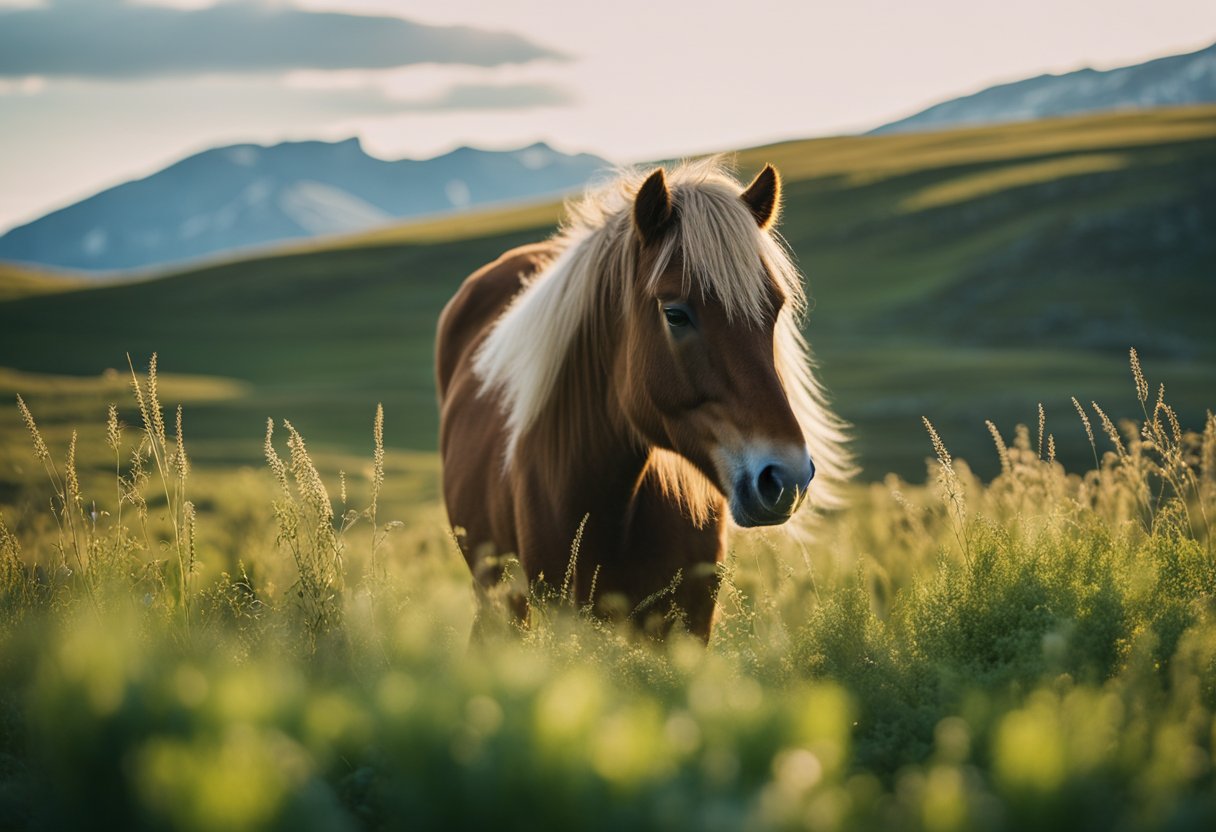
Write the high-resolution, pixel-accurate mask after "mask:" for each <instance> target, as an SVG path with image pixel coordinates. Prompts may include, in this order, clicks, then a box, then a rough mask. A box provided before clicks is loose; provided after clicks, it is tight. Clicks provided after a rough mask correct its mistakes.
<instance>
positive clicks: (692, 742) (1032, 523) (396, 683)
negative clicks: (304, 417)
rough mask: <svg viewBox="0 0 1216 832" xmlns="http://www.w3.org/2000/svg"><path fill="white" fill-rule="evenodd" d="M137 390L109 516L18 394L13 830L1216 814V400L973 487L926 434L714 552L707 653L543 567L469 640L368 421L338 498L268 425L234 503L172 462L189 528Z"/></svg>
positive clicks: (1009, 458)
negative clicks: (712, 623) (1087, 451)
mask: <svg viewBox="0 0 1216 832" xmlns="http://www.w3.org/2000/svg"><path fill="white" fill-rule="evenodd" d="M1133 370H1134V375H1135V380H1136V389H1137V397H1138V398H1140V399H1142V400H1143V401H1144V402H1145V403H1147V394H1144V393H1143V391H1144V390H1145V389H1147V385H1146V384H1145V383H1144V381H1143V373H1142V372H1141V370H1140V369H1139V362H1138V360H1137V359H1136V358H1135V357H1133ZM132 377H133V378H136V376H135V374H134V373H132ZM134 394H135V396H136V398H137V399H138V400H139V404H138V410H139V412H140V413H141V422H142V426H143V427H142V430H141V431H130V430H123V427H122V425H121V424H120V423H119V422H118V421H117V418H116V417H115V416H113V415H111V416H110V418H109V419H108V420H107V425H106V428H105V431H104V432H100V433H98V434H97V437H98V441H99V442H102V443H103V445H104V446H105V448H106V453H108V454H110V455H111V456H112V458H113V460H114V466H115V467H114V468H113V469H112V477H114V478H115V479H116V480H117V483H116V484H112V487H110V488H108V489H105V492H104V493H105V494H107V495H108V498H107V497H103V496H102V493H101V492H98V494H97V498H96V499H97V501H96V502H94V501H93V498H92V497H86V496H85V495H84V493H83V491H82V488H83V487H82V485H81V484H80V481H79V478H78V476H77V474H76V473H75V472H74V468H73V466H74V459H75V456H76V453H77V452H78V451H82V450H85V451H87V449H86V448H84V446H80V447H77V446H76V444H75V443H72V444H70V445H69V450H68V453H67V456H66V460H67V461H66V464H64V465H59V464H57V462H56V460H57V459H58V458H59V457H58V455H57V446H56V444H55V443H54V442H48V441H47V439H46V438H45V437H44V436H43V435H42V433H41V432H40V430H39V427H38V424H37V423H36V422H35V414H34V413H33V412H31V411H30V409H29V408H26V407H25V406H24V404H22V408H23V414H24V417H25V419H26V421H27V425H28V427H29V434H30V439H31V442H32V446H33V449H34V459H35V460H37V461H38V462H39V463H40V464H43V465H45V467H46V472H47V476H48V479H49V481H50V482H51V484H52V490H51V492H50V498H51V502H50V503H45V502H43V503H41V507H40V508H38V509H37V510H35V509H34V508H31V509H30V511H29V512H28V513H27V512H20V513H18V514H16V515H15V517H16V518H17V519H16V520H14V521H11V522H10V520H8V519H5V518H4V517H3V516H0V827H3V828H6V829H8V828H13V829H22V828H86V827H88V828H123V829H182V830H242V829H249V830H261V829H293V830H296V829H325V830H330V829H360V828H376V829H378V828H398V827H403V826H409V827H411V828H421V829H431V828H444V829H446V828H479V829H480V828H496V829H516V828H518V829H535V828H579V829H621V828H631V829H664V830H666V829H690V830H704V829H725V828H750V829H802V828H806V829H887V828H910V829H925V830H954V829H958V830H962V829H976V828H989V829H1010V830H1013V829H1024V828H1059V829H1095V830H1096V829H1109V828H1112V827H1116V826H1117V827H1119V828H1126V829H1159V828H1207V827H1210V826H1211V825H1212V824H1213V823H1214V822H1216V797H1214V795H1216V789H1214V788H1213V786H1214V785H1216V784H1214V782H1213V759H1214V757H1213V755H1214V752H1216V721H1214V719H1213V715H1214V713H1216V559H1214V556H1213V539H1212V537H1211V535H1210V533H1209V526H1208V524H1207V518H1209V517H1212V516H1213V512H1214V510H1216V481H1214V479H1213V474H1216V466H1214V465H1213V461H1214V460H1216V417H1213V416H1211V415H1210V414H1209V416H1208V420H1207V422H1206V423H1205V426H1204V431H1203V432H1202V433H1200V434H1192V433H1186V432H1184V431H1183V430H1182V429H1181V427H1180V426H1179V427H1178V429H1177V430H1175V429H1174V428H1173V427H1172V425H1173V424H1174V421H1175V420H1174V419H1172V418H1171V415H1170V414H1171V412H1172V411H1171V410H1170V409H1169V407H1168V405H1166V404H1165V402H1164V399H1163V398H1162V399H1160V403H1159V404H1158V405H1157V406H1156V408H1155V409H1153V410H1151V411H1150V410H1149V408H1148V407H1147V404H1146V407H1145V414H1146V417H1147V419H1146V421H1145V422H1143V423H1141V424H1139V425H1137V424H1132V423H1127V424H1125V425H1124V426H1123V427H1124V429H1123V432H1122V434H1120V433H1118V432H1116V429H1115V427H1114V426H1113V425H1109V420H1107V419H1106V418H1105V416H1104V413H1103V411H1100V410H1098V409H1096V408H1095V409H1094V410H1093V411H1092V413H1093V416H1094V418H1095V422H1096V423H1097V424H1098V425H1101V426H1103V430H1104V431H1105V433H1106V436H1105V441H1106V442H1107V444H1108V445H1109V449H1107V450H1105V451H1104V453H1103V455H1102V456H1101V458H1100V459H1099V467H1098V468H1097V469H1095V470H1091V471H1089V472H1087V473H1086V474H1084V475H1075V474H1068V473H1066V471H1065V470H1064V468H1063V467H1062V466H1061V465H1060V464H1059V463H1058V462H1056V461H1055V460H1054V459H1053V458H1052V454H1051V450H1052V449H1053V448H1054V447H1055V443H1054V438H1053V434H1052V433H1049V432H1048V425H1047V424H1046V423H1045V422H1044V423H1042V424H1041V425H1040V427H1039V431H1038V433H1039V436H1038V437H1036V438H1035V440H1033V441H1032V439H1031V432H1030V431H1029V430H1026V429H1025V428H1019V429H1018V430H1017V431H1016V432H1015V435H1014V437H1013V438H1012V440H1011V441H1008V442H1007V441H1006V439H1005V438H1004V437H1002V436H1001V434H1000V433H999V432H998V431H996V430H995V428H994V430H993V435H994V438H995V439H996V440H997V455H998V457H999V458H1000V461H1001V468H1002V471H1003V473H1002V474H1000V476H998V477H997V478H996V479H995V480H993V481H992V482H990V483H988V484H986V485H985V484H983V483H981V482H980V481H979V480H978V479H977V478H976V477H975V476H974V475H973V474H972V473H971V470H970V469H969V468H968V466H967V465H966V463H964V462H962V461H961V460H958V459H954V458H952V457H951V456H950V454H949V452H948V451H947V449H946V443H945V442H944V441H943V439H942V438H941V437H940V436H938V435H937V433H936V431H934V430H932V428H931V429H930V433H931V438H932V442H931V443H930V445H931V447H933V449H934V452H935V453H936V454H937V455H938V459H937V461H936V462H935V463H933V465H932V468H933V470H932V471H931V472H930V473H931V475H932V476H931V477H930V479H931V480H932V481H933V482H934V483H935V484H934V485H929V486H923V487H920V486H908V485H906V484H904V483H901V482H900V481H898V480H897V479H895V478H890V479H889V480H888V481H887V482H886V483H885V484H882V485H877V484H875V485H870V486H866V487H859V488H857V489H855V491H854V493H853V498H854V499H853V503H852V506H851V507H850V508H849V509H848V510H846V511H843V512H840V513H838V514H835V515H832V516H829V517H825V518H823V521H822V523H821V527H820V529H819V532H818V535H819V538H818V540H817V541H816V542H814V543H813V544H811V545H809V546H808V545H806V544H805V543H803V544H800V543H798V542H797V541H793V540H787V539H786V538H784V537H783V536H781V535H775V534H773V533H771V532H765V533H760V534H756V535H746V534H745V535H740V536H738V537H737V538H736V543H735V544H734V548H733V550H732V552H731V554H730V556H729V558H728V560H727V562H726V563H725V564H723V567H722V569H723V589H722V593H721V595H720V598H719V608H720V616H719V621H718V624H717V627H716V629H715V631H714V636H713V638H712V640H711V643H710V645H709V647H708V648H705V647H703V646H702V645H700V644H699V643H697V642H695V641H694V640H692V639H690V638H688V637H684V636H681V635H678V634H677V635H676V636H674V637H673V638H671V639H670V640H669V641H667V642H665V643H658V642H654V641H652V640H650V639H649V638H648V637H647V636H645V635H644V634H642V633H640V632H638V631H636V630H633V629H630V628H628V627H618V626H615V625H611V624H608V623H606V622H604V621H601V620H599V619H597V618H595V617H593V616H592V615H591V614H590V613H589V611H587V610H580V609H577V608H575V606H574V605H573V604H572V602H571V600H570V598H569V597H568V595H567V593H566V592H565V591H559V590H557V589H555V588H550V589H546V588H544V587H534V588H533V598H534V601H535V602H536V603H537V604H538V605H539V607H538V609H537V612H536V614H535V615H533V616H532V617H531V621H530V625H529V627H528V628H526V629H516V628H514V627H512V626H511V625H508V624H506V623H505V622H506V621H507V619H508V617H507V615H506V612H505V610H502V611H501V612H502V616H501V618H502V621H503V622H504V623H503V625H502V626H501V627H499V628H497V629H495V628H483V629H482V631H481V634H480V637H479V639H478V640H477V641H476V642H474V643H472V644H470V643H469V641H468V634H469V631H470V628H471V626H472V622H473V612H474V610H473V603H472V593H471V592H470V591H469V589H468V577H467V572H466V570H465V567H464V564H463V563H462V562H461V559H460V557H459V556H458V554H457V553H456V551H455V548H454V546H453V545H452V544H451V542H450V539H449V538H448V534H447V532H446V531H445V529H444V528H443V525H442V520H441V515H440V513H439V510H438V507H435V506H431V507H429V508H428V509H426V511H424V512H422V513H418V514H415V515H414V517H413V519H412V520H411V521H410V522H408V523H405V524H402V523H399V522H389V523H385V522H384V521H383V519H382V514H383V511H384V506H379V508H377V506H378V501H379V500H380V498H381V496H382V493H381V487H382V486H385V485H386V483H387V482H388V481H389V480H391V476H386V472H385V468H384V465H385V454H384V445H383V443H384V419H383V414H382V413H380V412H377V414H376V418H375V420H374V423H373V442H372V443H371V444H372V462H371V464H370V465H368V466H366V468H365V469H364V470H365V472H366V474H365V476H366V480H367V481H366V482H365V483H362V485H360V483H359V482H358V478H355V479H350V480H348V479H347V478H346V477H345V476H342V477H341V479H340V482H339V492H338V498H337V500H335V499H334V497H333V496H332V495H331V492H330V491H329V489H328V488H327V486H326V484H325V483H324V482H323V480H322V477H321V475H320V474H319V473H318V470H317V466H316V464H315V463H314V461H313V460H312V458H311V456H310V454H309V452H308V450H307V449H306V448H305V445H304V440H303V438H302V437H301V436H300V434H299V433H298V432H297V431H295V429H294V428H292V427H291V425H290V424H285V428H286V430H287V432H288V443H287V447H288V450H289V454H288V458H287V459H286V460H284V459H281V458H280V457H279V455H278V453H277V451H276V449H275V446H274V442H273V438H274V436H273V429H271V428H268V431H267V435H266V442H265V451H266V457H267V461H268V464H269V474H268V475H266V474H262V475H259V476H257V477H255V479H254V481H253V482H252V483H251V484H250V486H249V488H248V490H242V489H235V490H233V489H231V488H230V491H232V493H230V494H228V497H229V498H230V501H228V502H225V501H224V500H222V499H220V498H219V497H218V496H217V495H212V494H208V493H207V491H206V489H205V487H204V488H203V489H201V491H200V489H199V488H198V487H197V486H196V485H194V484H191V494H192V495H195V496H196V498H198V499H200V500H202V505H203V508H202V510H201V511H200V513H198V514H197V515H195V514H194V513H192V511H191V510H187V508H186V506H188V505H190V503H189V502H188V501H186V500H185V496H186V493H187V491H186V486H187V483H188V482H191V483H192V482H193V481H192V480H191V477H192V476H193V475H192V473H191V467H190V464H189V460H188V458H187V457H186V454H185V443H184V440H183V438H182V435H181V430H180V427H177V425H175V426H174V427H175V428H176V429H174V430H171V429H170V428H169V426H167V425H166V424H165V421H164V418H163V415H160V416H158V415H157V414H158V413H161V412H162V407H161V404H160V401H159V399H160V397H161V392H160V385H159V384H158V379H157V377H156V373H155V365H154V364H153V367H152V371H151V373H150V374H149V376H148V378H147V379H146V380H144V381H136V382H135V385H134ZM1078 410H1080V412H1081V413H1082V414H1083V416H1084V418H1085V419H1086V420H1088V418H1089V417H1088V413H1089V412H1088V411H1086V410H1085V409H1083V408H1081V407H1080V406H1079V405H1078ZM113 412H114V411H111V414H113ZM176 421H177V422H178V423H180V417H179V419H178V420H176ZM1085 424H1086V426H1087V428H1088V427H1089V425H1088V421H1086V423H1085ZM1108 425H1109V430H1108V429H1107V426H1108ZM171 434H172V435H171ZM69 442H70V440H69ZM1093 451H1094V455H1095V457H1097V454H1098V445H1097V443H1096V441H1095V443H1094V448H1093ZM162 471H163V472H164V474H165V476H164V478H163V479H161V473H160V472H162ZM348 490H349V491H350V492H356V491H357V492H359V493H360V494H362V495H365V496H366V497H367V503H366V508H354V507H353V506H352V504H351V503H350V502H349V498H350V496H351V494H350V493H348ZM34 497H35V495H31V499H34ZM37 499H38V500H39V501H41V497H37ZM34 505H36V504H34ZM82 506H89V507H90V508H89V510H88V511H87V512H86V511H85V510H84V509H83V508H82ZM99 506H104V508H98V507H99ZM124 509H125V510H124ZM378 511H380V512H381V515H380V516H378V514H377V512H378ZM48 512H49V514H50V517H51V520H52V521H53V522H51V523H49V524H47V523H44V522H41V521H39V520H38V519H37V518H38V517H39V516H41V515H42V514H45V513H48ZM428 512H429V513H428ZM361 524H366V525H367V526H368V527H370V528H369V529H368V531H367V532H364V531H361V530H360V529H361ZM195 525H197V527H198V528H197V529H195V528H194V526H195ZM211 526H214V527H216V528H217V530H218V532H219V533H218V534H217V535H216V536H214V537H209V535H208V528H209V527H211ZM73 529H76V538H73V536H72V530H73ZM234 530H237V531H234ZM48 537H49V538H50V539H49V541H48V539H47V538H48ZM572 543H575V542H574V541H572ZM575 545H576V544H575ZM209 557H210V558H216V559H219V564H218V566H217V565H216V564H211V565H210V568H209V566H208V564H207V563H206V562H205V561H206V560H207V559H208V558H209ZM572 557H573V553H572ZM196 563H197V564H198V566H197V567H196V566H195V564H196ZM504 594H505V593H504Z"/></svg>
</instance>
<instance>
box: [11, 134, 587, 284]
mask: <svg viewBox="0 0 1216 832" xmlns="http://www.w3.org/2000/svg"><path fill="white" fill-rule="evenodd" d="M607 164H608V163H607V162H605V161H604V160H603V159H600V158H598V157H596V156H591V155H588V154H578V155H567V154H564V153H560V152H558V151H556V150H554V149H553V148H551V147H549V146H548V145H545V144H534V145H532V146H530V147H524V148H521V149H519V150H513V151H506V152H496V151H486V150H477V149H475V148H471V147H462V148H459V149H457V150H454V151H452V152H451V153H448V154H445V155H443V156H438V157H436V158H433V159H427V160H421V161H419V160H412V159H402V160H399V161H385V160H383V159H377V158H375V157H374V156H370V155H368V154H367V153H366V152H364V150H363V147H362V146H361V145H360V144H359V140H358V139H348V140H346V141H341V142H335V143H329V142H318V141H309V142H287V143H283V144H278V145H274V146H272V147H263V146H260V145H255V144H241V145H233V146H230V147H220V148H215V149H213V150H207V151H205V152H203V153H199V154H197V155H195V156H190V157H189V158H186V159H183V160H182V161H180V162H177V163H176V164H173V165H171V166H169V167H167V168H165V169H164V170H162V171H159V172H158V173H155V174H153V175H151V176H149V177H147V178H146V179H140V180H137V181H133V182H127V183H125V184H122V185H118V186H117V187H114V188H110V189H108V190H105V191H102V192H101V193H98V194H96V195H94V196H91V197H89V198H88V199H85V200H83V201H81V202H78V203H76V204H74V205H71V206H69V207H67V208H63V209H61V210H58V211H55V212H53V213H50V214H47V215H46V216H44V217H42V218H41V219H37V220H34V221H33V222H31V223H29V224H27V225H23V226H20V227H18V228H14V229H12V230H11V231H9V232H8V233H7V234H5V235H4V236H3V237H0V260H10V261H16V262H22V263H36V264H41V265H48V266H57V267H66V268H72V269H81V270H86V271H113V270H121V269H135V268H142V267H148V266H160V265H164V264H169V263H178V262H183V261H188V260H193V259H197V258H201V257H206V256H208V255H214V254H219V253H221V252H228V251H232V250H234V249H242V248H248V247H251V246H258V245H263V244H266V243H272V242H276V241H281V240H291V239H297V238H301V237H312V236H318V235H324V234H334V233H343V232H351V231H359V230H363V229H367V228H372V227H375V226H378V225H384V224H386V223H388V222H390V221H392V220H395V219H400V218H404V217H415V216H420V215H423V214H434V213H439V212H444V211H451V210H453V209H458V208H465V207H468V206H472V205H480V204H484V203H492V202H500V201H505V200H517V199H523V198H529V197H542V196H548V195H554V194H558V193H561V192H563V191H567V190H570V189H572V188H576V187H578V186H580V185H582V184H583V183H585V182H586V181H587V179H588V178H590V177H591V176H592V174H594V173H595V172H596V171H598V170H601V169H603V168H604V167H606V166H607Z"/></svg>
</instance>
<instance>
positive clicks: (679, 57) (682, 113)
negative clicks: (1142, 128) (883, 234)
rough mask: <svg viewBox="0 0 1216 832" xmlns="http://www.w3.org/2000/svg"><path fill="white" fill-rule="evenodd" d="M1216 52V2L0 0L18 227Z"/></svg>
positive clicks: (885, 114) (662, 138) (788, 126)
mask: <svg viewBox="0 0 1216 832" xmlns="http://www.w3.org/2000/svg"><path fill="white" fill-rule="evenodd" d="M1213 39H1216V3H1213V2H1210V0H1203V1H1202V2H1200V1H1199V0H1157V2H1155V3H1151V4H1150V3H1145V2H1143V0H1103V2H1102V3H1094V2H1092V0H1023V2H1020V3H1016V4H1010V3H1008V2H1007V1H1006V0H1002V1H1001V2H989V1H988V0H919V2H916V3H908V2H887V1H886V0H852V2H849V3H841V2H837V0H832V2H825V1H824V0H813V2H812V1H811V0H801V2H799V1H798V0H789V2H775V1H774V0H748V2H733V3H717V2H712V0H699V2H683V0H681V1H680V2H669V0H594V1H593V2H586V1H585V0H564V2H555V0H545V2H540V0H511V2H504V1H503V0H226V1H225V2H215V0H41V2H40V0H0V230H2V229H4V228H7V227H9V226H11V225H13V224H16V223H19V222H23V221H28V220H30V219H33V218H35V217H37V216H39V215H41V214H43V213H45V212H46V211H47V210H49V209H52V208H56V207H60V206H62V205H65V204H68V203H70V202H72V201H75V200H76V199H79V198H81V197H84V196H87V195H89V194H90V193H92V192H94V191H96V190H98V189H99V188H101V187H105V186H108V185H112V184H116V183H118V182H121V181H124V180H126V179H129V178H132V177H135V176H141V175H146V174H149V173H152V172H154V171H155V170H157V169H159V168H160V167H163V166H164V165H165V164H167V163H169V162H172V161H174V160H176V159H178V158H180V157H182V156H184V155H187V154H189V153H192V152H195V151H198V150H202V149H205V148H207V147H211V146H215V145H217V144H226V143H233V142H240V141H258V142H272V141H279V140H283V139H303V138H324V139H340V138H346V137H349V136H351V135H358V136H360V137H361V138H362V139H363V142H364V147H365V148H366V149H367V150H368V151H369V152H371V153H374V154H376V155H379V156H382V157H386V158H397V157H402V156H413V157H423V156H429V155H434V154H436V153H440V152H443V151H445V150H447V149H450V148H452V147H454V146H457V145H461V144H474V145H479V146H484V147H491V148H507V147H518V146H520V145H524V144H530V143H531V142H534V141H537V140H544V141H548V142H550V143H551V144H553V145H555V146H556V147H558V148H560V149H563V150H589V151H592V152H595V153H599V154H601V155H603V156H606V157H608V158H610V159H612V160H614V161H622V162H629V161H638V160H642V159H647V158H658V157H669V156H679V155H682V154H688V153H695V152H701V151H707V150H717V149H725V148H732V147H741V146H746V145H753V144H759V143H762V142H766V141H772V140H776V139H783V138H794V137H806V136H816V135H825V134H833V133H842V132H853V131H857V130H863V129H868V128H870V127H873V126H876V125H878V124H881V123H883V122H886V121H890V120H892V119H894V118H897V117H899V116H903V115H907V114H909V113H911V112H913V111H916V110H918V109H921V108H923V107H924V106H927V105H929V104H932V103H934V102H936V101H939V100H942V99H944V98H949V97H953V96H956V95H959V94H965V93H968V92H974V91H976V90H978V89H981V88H983V87H985V86H988V85H990V84H992V83H996V82H1001V81H1010V80H1016V79H1019V78H1022V77H1026V76H1029V75H1035V74H1039V73H1042V72H1066V71H1069V70H1073V69H1077V68H1080V67H1082V66H1094V67H1097V68H1100V69H1105V68H1110V67H1113V66H1119V65H1122V64H1127V63H1135V62H1139V61H1141V60H1145V59H1148V58H1152V57H1157V56H1159V55H1163V54H1169V53H1175V52H1185V51H1191V50H1194V49H1198V48H1201V47H1203V46H1206V45H1207V44H1208V43H1210V42H1211V41H1212V40H1213Z"/></svg>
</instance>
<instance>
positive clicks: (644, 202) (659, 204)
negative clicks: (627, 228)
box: [633, 168, 672, 244]
mask: <svg viewBox="0 0 1216 832" xmlns="http://www.w3.org/2000/svg"><path fill="white" fill-rule="evenodd" d="M671 217H672V206H671V192H670V191H668V190H667V177H666V176H665V175H664V173H663V169H662V168H659V169H658V170H656V171H655V172H654V173H652V174H650V176H649V177H647V179H646V181H645V182H643V183H642V187H640V188H638V196H637V199H636V200H635V201H634V203H633V224H634V225H636V226H637V229H638V233H639V234H641V235H642V240H643V241H644V242H646V243H647V244H650V243H655V242H658V241H659V240H661V239H662V238H663V232H665V231H666V230H667V227H668V226H669V225H670V224H671Z"/></svg>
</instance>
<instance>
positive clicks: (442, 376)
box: [435, 243, 550, 403]
mask: <svg viewBox="0 0 1216 832" xmlns="http://www.w3.org/2000/svg"><path fill="white" fill-rule="evenodd" d="M549 252H550V247H549V246H548V245H547V244H544V243H538V244H536V245H529V246H521V247H520V248H515V249H511V250H510V251H508V252H506V253H505V254H503V255H502V256H501V257H499V258H498V259H497V260H495V261H494V262H493V263H488V264H486V265H485V266H483V267H481V268H480V269H478V270H477V271H475V272H474V273H473V274H471V275H469V277H468V278H466V279H465V281H464V283H463V284H461V286H460V288H459V289H458V290H457V291H456V294H455V295H453V296H452V299H451V300H450V301H448V303H447V305H446V306H445V307H444V308H443V312H442V313H440V315H439V327H438V332H437V334H436V339H435V377H436V381H437V382H438V385H439V400H440V402H441V403H442V401H443V400H444V398H445V397H446V395H447V391H448V389H449V387H451V384H452V380H453V377H454V376H455V375H456V374H457V373H458V372H469V373H471V372H472V367H471V363H472V357H473V356H472V354H473V353H474V352H475V351H476V349H477V346H478V345H479V344H480V343H481V339H482V338H483V337H484V336H485V335H486V333H487V332H488V330H489V327H490V325H491V324H493V323H494V321H495V320H497V319H498V316H499V315H500V314H501V313H502V311H503V310H504V309H505V308H506V306H507V304H509V303H510V302H511V299H512V298H514V297H515V296H516V295H517V294H518V293H519V291H520V290H521V289H522V288H523V281H524V278H526V277H528V276H529V275H531V274H532V273H534V272H535V271H536V270H537V269H538V268H540V266H541V265H543V263H544V262H545V261H546V260H547V259H548V258H549Z"/></svg>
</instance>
